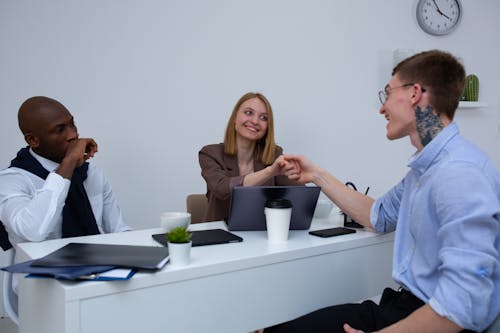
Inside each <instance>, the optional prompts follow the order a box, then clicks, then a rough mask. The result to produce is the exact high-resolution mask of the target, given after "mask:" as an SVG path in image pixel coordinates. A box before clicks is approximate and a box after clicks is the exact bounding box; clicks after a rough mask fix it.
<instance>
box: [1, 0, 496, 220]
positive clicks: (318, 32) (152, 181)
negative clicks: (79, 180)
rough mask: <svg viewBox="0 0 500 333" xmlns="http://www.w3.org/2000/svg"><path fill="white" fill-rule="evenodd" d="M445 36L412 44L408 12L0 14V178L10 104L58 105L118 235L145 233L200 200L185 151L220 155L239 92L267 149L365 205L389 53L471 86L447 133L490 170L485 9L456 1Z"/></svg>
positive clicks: (391, 171) (25, 1)
mask: <svg viewBox="0 0 500 333" xmlns="http://www.w3.org/2000/svg"><path fill="white" fill-rule="evenodd" d="M462 4H463V8H464V15H463V20H462V22H461V24H460V26H459V27H458V29H457V30H456V31H455V32H454V33H452V34H451V35H449V36H446V37H432V36H429V35H427V34H425V33H424V32H422V31H421V30H420V29H419V27H418V26H417V23H416V19H415V17H414V11H415V7H416V0H407V1H402V0H384V1H372V0H365V1H357V2H356V4H354V3H353V2H352V1H350V0H331V1H326V0H303V1H293V0H292V1H291V0H276V1H270V0H257V1H234V0H227V1H224V0H212V1H202V0H199V1H194V0H175V1H174V0H170V1H161V0H156V1H154V0H143V1H118V0H117V1H109V0H108V1H106V0H88V1H68V0H59V1H56V0H50V1H49V0H46V1H38V0H20V1H8V0H1V2H0V110H1V111H0V142H1V146H0V166H1V167H2V168H3V167H6V166H8V163H9V161H10V160H11V159H12V158H13V156H14V155H15V153H16V151H17V150H18V149H19V148H20V147H21V146H22V145H23V144H24V142H23V139H22V136H21V133H20V131H19V130H18V128H17V119H16V114H17V110H18V108H19V106H20V104H21V103H22V102H23V101H24V100H25V99H26V98H28V97H30V96H33V95H46V96H50V97H53V98H56V99H58V100H60V101H61V102H62V103H63V104H65V105H66V106H67V107H68V109H69V110H70V111H71V112H72V113H73V115H74V116H75V118H76V122H77V125H78V126H79V131H80V134H81V136H91V137H94V138H96V140H97V141H98V143H99V154H98V157H96V158H95V162H96V163H98V164H99V165H100V166H101V167H102V168H103V169H104V170H105V173H106V174H107V175H108V178H109V179H110V181H111V183H112V185H113V187H114V189H115V192H116V194H117V196H118V198H119V201H120V203H121V206H122V209H123V210H124V213H125V215H126V218H127V220H128V222H129V224H130V225H132V226H134V227H136V228H145V227H151V226H156V225H158V223H159V221H158V220H159V218H158V216H159V214H160V212H161V211H165V210H184V209H185V203H184V198H185V196H186V194H188V193H193V192H198V193H201V192H204V191H205V184H204V181H203V179H202V178H201V176H200V168H199V165H198V157H197V152H198V150H199V149H200V148H201V147H202V146H203V145H205V144H208V143H216V142H220V141H221V140H222V136H223V132H224V129H225V126H226V121H227V118H228V117H229V114H230V112H231V109H232V107H233V105H234V103H235V102H236V101H237V99H238V98H239V97H240V96H241V95H242V94H243V93H245V92H247V91H249V90H252V91H260V92H263V93H264V94H265V95H266V96H267V97H268V98H269V99H270V101H271V104H272V105H273V108H274V111H275V118H276V123H277V125H276V126H277V128H276V133H277V141H278V143H279V144H280V145H282V146H283V147H284V148H285V151H286V152H289V153H301V154H306V155H308V156H309V157H310V158H312V159H313V160H314V161H316V162H318V163H319V164H321V165H322V166H324V167H326V168H327V169H329V170H331V171H332V172H334V173H335V174H336V175H337V176H338V177H339V178H340V179H342V180H346V181H347V180H351V181H354V182H355V183H356V184H358V185H359V187H361V188H362V189H364V188H365V187H366V186H370V187H371V192H372V194H374V195H379V194H381V193H383V192H384V191H386V190H387V189H388V188H389V187H390V186H392V185H393V184H394V183H395V182H397V181H398V180H399V179H400V178H401V177H402V176H403V175H404V172H405V171H406V167H405V165H406V162H407V159H408V157H409V155H410V154H411V153H412V152H413V149H412V147H411V146H410V144H409V141H408V140H407V139H403V140H399V141H395V142H388V141H387V140H386V138H385V123H386V121H385V120H384V118H383V117H381V116H380V115H379V114H378V108H379V102H378V98H377V92H378V90H379V89H380V88H382V87H383V86H384V85H385V84H386V83H387V81H388V80H389V79H390V71H391V69H392V52H393V50H394V49H397V48H411V49H414V50H416V51H421V50H426V49H432V48H440V49H444V50H448V51H450V52H452V53H454V54H456V55H457V56H459V57H461V58H462V59H463V61H464V63H465V65H466V69H467V71H468V72H469V73H472V72H473V73H476V74H477V75H478V77H479V79H480V84H481V90H480V99H481V100H483V101H485V102H487V103H488V107H486V108H481V109H475V110H459V111H458V113H457V116H456V121H457V122H458V123H459V125H460V127H461V129H462V132H464V133H465V135H466V136H468V137H469V138H471V139H472V140H473V141H475V142H476V143H477V144H478V145H479V146H481V147H482V148H483V149H484V150H486V151H487V152H488V153H489V155H490V156H491V157H492V159H493V160H494V161H495V163H496V165H497V167H500V154H499V150H498V146H499V141H500V134H499V127H500V120H499V118H500V115H499V114H500V111H499V110H500V107H499V105H500V97H499V96H500V94H499V92H500V43H499V42H500V38H499V33H500V21H499V20H498V13H500V2H499V1H497V0H481V1H474V0H462Z"/></svg>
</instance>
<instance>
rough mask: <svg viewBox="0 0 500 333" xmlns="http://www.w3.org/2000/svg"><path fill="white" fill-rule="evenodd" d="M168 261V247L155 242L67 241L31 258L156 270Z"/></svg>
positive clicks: (52, 262)
mask: <svg viewBox="0 0 500 333" xmlns="http://www.w3.org/2000/svg"><path fill="white" fill-rule="evenodd" d="M167 261H168V249H167V248H165V247H158V246H136V245H114V244H87V243H69V244H67V245H65V246H63V247H61V248H60V249H59V250H56V251H54V252H52V253H50V254H48V255H46V256H45V257H42V258H40V259H37V260H35V261H34V262H33V263H32V265H33V266H53V267H59V266H68V267H71V266H86V265H91V266H98V265H111V266H118V267H125V268H136V269H147V270H158V269H161V268H162V267H163V266H165V264H166V263H167Z"/></svg>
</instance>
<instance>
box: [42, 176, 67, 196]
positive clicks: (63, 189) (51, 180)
mask: <svg viewBox="0 0 500 333" xmlns="http://www.w3.org/2000/svg"><path fill="white" fill-rule="evenodd" d="M70 184H71V181H70V180H69V179H66V178H64V177H62V176H61V175H60V174H58V173H55V172H51V173H49V175H48V176H47V178H46V179H45V184H43V189H44V190H50V191H54V192H60V193H64V194H67V193H68V191H69V186H70ZM64 198H66V195H64Z"/></svg>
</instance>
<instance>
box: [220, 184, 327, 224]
mask: <svg viewBox="0 0 500 333" xmlns="http://www.w3.org/2000/svg"><path fill="white" fill-rule="evenodd" d="M320 191H321V189H320V187H318V186H236V187H233V192H232V196H231V207H230V209H229V217H228V221H227V224H228V229H229V230H235V231H247V230H266V216H265V215H264V206H265V205H266V201H267V200H269V199H278V198H284V199H288V200H290V201H291V202H292V217H291V220H290V230H307V229H309V227H310V226H311V221H312V217H313V214H314V209H315V208H316V203H317V201H318V197H319V193H320Z"/></svg>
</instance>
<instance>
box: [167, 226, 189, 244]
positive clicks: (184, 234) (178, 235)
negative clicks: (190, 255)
mask: <svg viewBox="0 0 500 333" xmlns="http://www.w3.org/2000/svg"><path fill="white" fill-rule="evenodd" d="M191 236H192V233H191V232H190V231H189V230H188V229H187V228H186V227H177V228H173V229H172V230H170V232H169V233H167V240H168V241H169V242H170V243H188V242H189V241H191Z"/></svg>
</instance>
